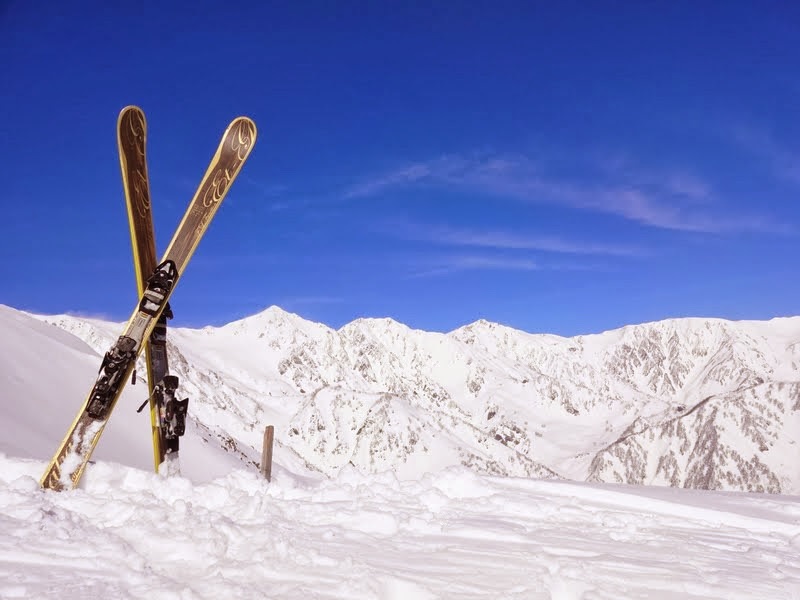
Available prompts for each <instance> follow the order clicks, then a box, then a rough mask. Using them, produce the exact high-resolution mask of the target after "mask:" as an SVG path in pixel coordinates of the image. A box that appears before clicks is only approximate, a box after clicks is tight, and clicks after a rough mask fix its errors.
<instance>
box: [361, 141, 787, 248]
mask: <svg viewBox="0 0 800 600" xmlns="http://www.w3.org/2000/svg"><path fill="white" fill-rule="evenodd" d="M411 185H430V186H446V187H451V188H457V189H463V190H469V191H471V192H479V193H484V194H487V195H491V196H496V197H505V198H511V199H515V200H521V201H526V202H537V203H549V204H555V205H560V206H564V207H568V208H572V209H576V210H584V211H591V212H596V213H606V214H612V215H616V216H619V217H622V218H624V219H627V220H629V221H633V222H636V223H639V224H642V225H646V226H650V227H654V228H659V229H669V230H676V231H687V232H702V233H735V232H747V231H751V232H781V231H785V230H786V226H784V225H782V224H780V223H776V222H775V221H773V220H772V219H770V218H768V217H764V216H754V215H746V216H737V215H731V214H711V213H709V212H707V210H708V207H709V206H708V205H709V204H711V201H712V199H713V191H712V189H711V186H710V185H709V184H707V183H706V182H704V181H702V180H701V179H699V178H697V177H694V176H691V175H687V174H685V173H665V174H661V175H659V174H656V173H648V172H646V171H636V170H635V169H630V168H624V169H622V168H620V167H619V165H617V166H616V167H615V168H612V169H605V172H604V173H603V175H602V176H600V177H598V176H596V175H594V176H593V177H587V178H586V180H585V181H579V182H578V181H575V180H567V179H565V178H558V177H554V176H552V175H548V174H546V173H545V172H544V169H543V168H542V166H540V165H539V164H538V163H536V162H535V161H533V160H531V159H529V158H526V157H520V156H494V157H489V158H485V157H483V158H474V157H469V158H465V157H461V156H455V155H448V156H443V157H441V158H438V159H435V160H431V161H428V162H422V163H416V164H412V165H407V166H405V167H403V168H400V169H397V170H395V171H392V172H389V173H384V174H382V175H380V176H377V177H374V178H370V179H367V180H363V181H361V182H359V183H357V184H356V185H353V186H351V187H350V188H349V189H347V190H346V191H345V197H347V198H359V197H367V196H373V195H377V194H380V193H382V192H385V191H388V190H390V189H392V188H396V187H400V186H411ZM698 205H700V208H698Z"/></svg>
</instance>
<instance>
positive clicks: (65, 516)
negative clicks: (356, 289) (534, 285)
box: [0, 306, 800, 600]
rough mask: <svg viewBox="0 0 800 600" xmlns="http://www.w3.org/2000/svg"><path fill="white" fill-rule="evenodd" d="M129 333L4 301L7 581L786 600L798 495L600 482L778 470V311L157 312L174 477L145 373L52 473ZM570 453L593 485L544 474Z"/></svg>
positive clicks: (1, 495)
mask: <svg viewBox="0 0 800 600" xmlns="http://www.w3.org/2000/svg"><path fill="white" fill-rule="evenodd" d="M120 330H121V327H120V325H119V324H115V323H107V322H103V321H98V320H88V319H77V318H74V317H63V316H62V317H34V316H32V315H29V314H26V313H23V312H20V311H16V310H13V309H10V308H7V307H3V306H0V332H2V334H0V422H2V423H3V427H2V428H1V429H0V598H98V599H100V598H112V597H113V598H144V597H152V596H153V593H154V590H156V592H155V593H156V596H158V597H169V598H173V597H174V598H203V599H205V598H208V599H211V598H234V597H235V598H263V597H265V595H267V596H269V597H280V598H331V599H333V598H364V599H369V600H373V599H378V598H380V599H381V600H385V599H388V600H393V599H396V600H400V599H403V600H406V599H409V598H419V599H434V598H455V597H457V598H464V599H467V598H474V599H478V598H486V597H502V598H551V599H559V600H561V599H570V600H571V599H575V600H577V599H578V598H590V597H591V598H597V599H608V600H611V599H617V598H664V599H666V598H670V599H672V598H686V599H687V600H688V599H689V598H701V597H702V598H719V599H720V600H721V599H723V598H724V599H731V598H736V599H741V600H744V599H749V598H800V559H798V553H797V550H798V548H800V526H798V516H800V512H798V509H797V497H796V496H788V495H785V496H775V495H765V494H757V493H746V494H745V493H731V492H709V491H696V490H684V489H670V488H667V487H664V486H660V487H656V486H643V485H635V486H633V485H614V484H608V483H597V481H600V480H603V479H618V478H628V479H630V480H631V481H635V482H643V483H658V484H673V485H674V484H677V485H694V486H697V487H704V486H705V487H727V488H735V487H737V486H739V487H742V488H745V487H748V486H750V487H755V486H758V485H775V484H777V485H780V486H781V491H783V492H784V493H785V492H787V490H790V489H791V488H790V486H792V485H796V480H795V479H793V473H794V472H795V471H796V470H797V469H796V463H795V462H793V460H794V454H793V452H792V450H794V442H795V440H796V439H797V437H796V433H797V417H796V415H797V412H798V410H799V408H798V400H797V397H798V396H797V383H792V380H791V378H792V376H793V374H794V373H795V371H796V365H795V363H794V359H793V356H794V348H795V346H796V343H795V342H794V341H793V340H796V339H797V331H798V321H797V320H796V319H785V320H779V321H773V322H770V323H725V322H717V321H714V322H707V321H678V322H666V323H657V324H649V325H643V326H636V327H630V328H625V329H623V330H620V331H616V332H609V333H606V334H602V335H599V336H586V337H581V338H574V339H570V340H566V339H562V338H557V337H553V336H536V335H529V334H524V333H521V332H515V331H513V330H511V329H507V328H504V327H501V326H499V325H493V324H490V323H484V322H481V323H475V324H473V325H471V326H469V327H465V328H463V329H460V330H458V331H455V332H452V333H451V334H448V335H439V334H432V333H425V332H417V331H411V330H409V329H407V328H405V327H403V326H401V325H398V324H397V323H394V322H391V321H385V320H378V321H376V320H365V321H357V322H355V323H351V324H350V325H348V326H346V327H343V328H342V329H341V330H339V331H333V330H330V329H328V328H326V327H323V326H321V325H318V324H314V323H309V322H307V321H304V320H302V319H300V318H298V317H296V316H294V315H289V314H286V313H284V312H282V311H279V310H277V309H270V310H268V311H266V312H264V313H262V314H260V315H256V316H255V317H252V318H249V319H245V320H242V321H239V322H236V323H232V324H230V325H228V326H226V327H222V328H219V329H213V328H206V329H202V330H173V331H172V333H171V336H172V339H173V340H174V341H175V343H174V345H173V346H172V347H171V350H170V352H171V358H172V361H173V365H174V366H175V367H176V369H177V370H178V371H179V374H180V375H181V376H182V377H183V384H184V385H183V387H184V390H185V391H186V392H187V393H188V394H189V395H190V396H191V397H192V400H191V402H192V404H191V406H190V408H191V414H192V415H193V420H192V422H191V423H190V424H189V425H190V426H189V427H188V428H187V433H186V436H184V438H183V440H182V445H181V447H182V452H181V467H182V475H183V477H171V478H164V477H161V476H159V475H156V474H154V473H153V472H152V464H151V450H152V449H151V448H150V438H149V419H148V417H147V416H146V415H145V414H136V412H135V407H136V406H137V405H138V404H139V403H140V402H141V400H142V399H143V396H144V395H145V394H146V391H145V389H146V386H144V385H142V384H141V383H140V384H138V385H135V386H130V385H128V386H127V387H126V389H125V391H124V393H123V396H122V398H121V401H120V403H119V404H118V405H117V408H116V409H115V411H114V415H113V418H112V419H111V420H110V422H109V425H108V427H107V429H106V432H105V434H104V435H103V437H102V438H101V441H100V444H99V445H98V448H97V450H96V451H95V453H94V455H93V459H94V464H92V465H90V467H89V468H88V469H87V471H86V474H85V476H84V477H83V479H82V480H81V484H80V488H79V489H77V490H74V491H66V492H53V491H50V490H43V489H42V488H41V487H40V486H39V483H38V478H39V477H40V476H41V474H42V472H43V470H44V467H45V464H46V461H47V460H48V459H49V458H50V457H51V455H52V452H53V451H54V450H55V448H56V445H57V442H58V440H60V439H61V436H62V435H63V433H64V431H65V429H66V427H67V425H68V424H69V423H70V422H71V419H72V418H73V417H74V413H75V410H76V409H77V407H78V406H79V405H80V402H81V400H82V399H83V398H84V396H85V394H86V392H87V391H88V388H89V386H90V385H91V383H92V382H93V380H94V377H95V375H96V372H97V368H98V366H99V362H100V353H101V352H103V351H104V350H105V349H106V347H107V345H108V344H109V343H110V341H111V340H112V339H114V338H115V337H116V336H117V334H118V333H119V331H120ZM73 334H74V335H73ZM659 353H661V357H660V358H658V356H659ZM140 372H141V371H140ZM758 378H761V380H760V381H759V379H758ZM697 398H700V399H699V400H697ZM268 423H270V424H274V425H275V426H276V437H277V439H276V442H277V444H278V447H277V448H276V451H275V466H274V468H273V479H272V481H271V483H267V482H266V481H265V480H264V479H263V478H261V477H260V476H259V475H258V474H257V473H256V471H255V469H254V468H253V463H254V462H257V458H258V450H259V449H260V448H259V447H260V443H261V432H262V430H263V426H264V425H265V424H268ZM27 457H31V458H33V459H34V460H31V458H27ZM120 463H121V464H120ZM125 465H130V466H125ZM390 467H391V468H392V470H386V471H385V472H383V473H380V474H377V473H371V472H369V471H377V470H380V469H388V468H390ZM426 470H431V471H433V470H435V472H431V473H426V474H422V472H423V471H426ZM359 471H362V472H359ZM479 471H487V472H493V473H497V474H505V473H513V472H517V473H531V474H534V475H535V476H536V477H534V478H531V477H519V478H514V477H498V476H494V475H489V474H486V473H480V472H479ZM415 474H416V476H414V475H415ZM567 475H568V476H571V477H575V478H588V479H592V480H593V481H592V482H581V483H574V482H564V481H558V480H555V479H550V480H546V479H540V478H538V477H539V476H543V477H555V476H567ZM673 478H674V479H673ZM773 479H774V481H773ZM776 482H777V483H776Z"/></svg>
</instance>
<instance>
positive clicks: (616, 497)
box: [0, 455, 800, 600]
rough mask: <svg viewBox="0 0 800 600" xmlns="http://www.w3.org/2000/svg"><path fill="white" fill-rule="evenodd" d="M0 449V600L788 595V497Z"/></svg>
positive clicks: (796, 507) (797, 591)
mask: <svg viewBox="0 0 800 600" xmlns="http://www.w3.org/2000/svg"><path fill="white" fill-rule="evenodd" d="M43 468H44V463H43V462H40V461H32V460H21V459H15V458H9V457H6V456H4V455H0V531H2V535H0V597H2V598H23V597H24V598H59V599H63V598H98V599H100V598H102V599H107V598H142V599H144V598H167V599H169V598H175V599H181V600H189V599H209V600H212V599H213V600H217V599H219V598H287V599H289V598H297V599H304V600H305V599H308V598H348V599H353V598H381V599H398V600H401V599H402V600H407V599H414V598H420V599H429V598H459V599H470V598H525V599H529V598H543V599H544V598H553V599H569V598H574V599H578V598H582V599H586V600H590V599H594V600H599V599H606V598H607V599H609V600H618V599H620V598H642V599H644V598H647V599H654V598H720V599H736V598H741V599H748V600H750V599H753V598H764V599H767V598H769V599H773V598H774V599H778V598H800V525H799V524H798V519H799V518H800V503H798V498H797V497H789V496H775V495H770V496H767V495H760V494H745V493H730V492H701V491H693V490H678V489H673V488H655V487H650V488H648V487H644V486H614V485H610V484H585V483H584V484H580V483H567V482H554V481H537V480H533V479H525V478H513V477H506V478H501V477H492V476H486V475H479V474H476V473H474V472H471V471H469V470H467V469H466V468H463V467H462V468H458V467H454V468H450V469H446V470H444V471H443V472H441V473H438V474H436V475H435V476H434V475H431V476H426V477H423V478H422V479H420V480H418V481H402V480H398V479H397V478H396V477H395V476H394V475H392V474H382V475H364V474H360V473H358V472H356V471H355V470H353V469H344V470H342V471H341V472H340V473H339V475H338V476H337V477H336V479H332V480H331V479H327V480H325V479H323V480H314V479H308V478H302V477H298V476H296V475H292V474H291V473H289V472H287V471H284V470H279V471H278V472H277V473H276V474H275V477H274V478H273V480H272V482H271V483H268V482H267V481H266V480H264V479H262V478H260V477H259V476H258V475H257V474H256V473H254V472H252V471H246V470H243V469H236V470H233V471H231V472H230V473H229V474H228V475H226V476H225V477H222V478H219V479H215V480H213V481H210V482H207V483H202V484H196V483H192V482H191V481H189V480H187V479H183V478H171V479H164V478H162V477H160V476H158V475H155V474H151V473H147V472H144V471H141V470H136V469H133V468H130V467H124V466H120V465H117V464H114V463H97V464H95V465H92V466H91V467H90V468H89V469H88V471H87V475H86V477H85V479H84V482H83V485H82V488H81V489H78V490H75V491H70V492H61V493H59V492H52V491H43V490H41V489H40V488H39V486H38V482H37V478H38V476H39V475H40V474H41V471H42V469H43Z"/></svg>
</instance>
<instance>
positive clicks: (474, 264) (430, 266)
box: [409, 254, 540, 278]
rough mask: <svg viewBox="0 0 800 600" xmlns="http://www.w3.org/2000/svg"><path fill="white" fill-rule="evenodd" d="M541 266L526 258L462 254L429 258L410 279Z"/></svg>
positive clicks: (523, 269) (418, 265)
mask: <svg viewBox="0 0 800 600" xmlns="http://www.w3.org/2000/svg"><path fill="white" fill-rule="evenodd" d="M539 268H540V267H539V265H538V264H537V263H536V262H535V261H533V260H530V259H526V258H510V257H501V256H500V257H498V256H484V255H480V254H462V255H451V256H440V257H437V258H428V259H425V260H421V261H419V262H417V263H416V264H414V265H412V268H411V272H410V273H409V277H410V278H420V277H436V276H440V275H449V274H451V273H459V272H463V271H479V270H480V271H497V270H501V271H538V270H539Z"/></svg>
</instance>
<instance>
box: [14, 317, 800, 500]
mask: <svg viewBox="0 0 800 600" xmlns="http://www.w3.org/2000/svg"><path fill="white" fill-rule="evenodd" d="M0 317H2V319H3V323H2V325H1V326H2V329H3V330H4V331H5V329H6V328H7V327H6V321H7V320H8V319H15V320H16V321H17V322H21V321H22V320H24V321H25V322H26V323H27V326H29V327H31V328H32V330H33V331H40V329H41V327H44V326H46V325H45V324H46V323H49V324H52V325H55V326H57V328H58V329H59V330H62V331H59V332H58V333H56V332H53V333H52V335H53V339H54V340H57V341H58V342H59V343H60V344H62V345H63V346H65V348H64V349H63V350H62V349H60V348H59V350H58V351H57V352H58V356H59V361H62V362H63V360H66V356H67V355H68V353H70V352H72V353H73V354H74V353H76V352H77V353H78V354H79V355H81V357H82V358H81V361H82V364H84V363H85V364H86V365H87V366H86V373H87V377H86V380H85V381H84V382H82V383H83V384H84V387H85V388H86V389H79V388H80V387H81V386H76V390H75V392H74V393H73V392H72V391H70V394H69V395H67V394H65V398H66V397H68V398H70V401H69V402H68V404H69V405H70V410H68V411H67V412H68V413H69V417H68V418H66V419H65V422H64V423H63V427H64V429H65V428H66V425H68V423H69V421H70V419H71V418H72V416H74V410H75V408H76V407H77V406H78V405H79V403H80V400H81V398H82V397H83V395H84V394H85V392H86V390H87V389H88V387H89V385H90V384H91V381H92V380H93V375H94V373H93V372H92V369H91V368H90V367H89V365H91V366H93V367H94V370H96V368H97V365H98V364H99V355H100V354H101V353H102V352H104V351H105V350H106V349H107V348H108V347H109V346H110V344H111V342H112V341H113V340H114V339H116V337H117V335H118V334H119V332H120V331H121V325H120V324H118V323H108V322H103V321H99V320H92V319H82V318H77V317H70V316H46V317H45V316H38V317H35V318H34V317H33V316H31V315H26V314H24V313H19V312H17V311H13V310H12V309H8V308H5V309H3V310H2V312H0ZM20 326H21V325H20ZM52 329H56V328H52ZM64 332H68V333H71V334H73V335H74V336H75V337H77V338H79V339H80V340H81V341H83V342H84V343H85V344H86V345H88V346H89V348H90V349H91V350H93V351H94V352H95V353H96V355H94V356H91V355H90V354H88V353H87V350H86V349H85V348H84V349H83V350H75V348H77V347H79V345H80V342H79V341H78V340H74V339H73V338H71V337H69V336H66V335H65V333H64ZM6 339H8V338H4V341H3V342H0V346H4V347H5V346H6V342H5V340H6ZM170 340H171V342H172V343H171V345H170V349H169V351H170V360H171V364H172V366H173V370H174V371H175V372H176V374H178V375H179V376H180V377H181V385H182V389H183V393H184V394H185V395H188V396H189V397H190V415H191V417H192V425H193V427H190V429H191V430H192V432H193V435H195V436H196V437H197V438H198V439H204V440H207V441H209V442H210V443H211V444H212V445H216V446H220V447H223V448H225V449H226V450H228V451H229V453H230V454H231V455H232V456H237V457H239V458H241V459H242V460H244V461H245V462H246V463H248V464H250V465H252V466H255V465H256V464H257V463H258V460H259V457H260V449H261V443H262V434H263V429H264V426H265V425H268V424H272V425H275V428H276V434H275V438H276V449H275V461H276V463H278V464H281V465H287V466H289V467H291V468H292V469H302V470H304V471H307V472H318V473H321V474H324V475H328V476H333V475H335V474H336V473H337V472H339V471H340V470H341V469H342V468H344V467H345V466H347V465H352V466H354V467H355V468H356V469H358V470H360V471H362V472H379V471H383V470H387V469H392V470H394V471H395V472H396V473H397V475H398V477H400V478H401V479H417V478H418V477H420V476H421V475H422V474H423V473H426V472H436V471H439V470H441V469H442V468H445V467H448V466H452V465H465V466H467V467H469V468H471V469H473V470H475V471H478V472H482V473H488V474H494V475H516V476H525V477H537V478H556V477H558V478H566V479H572V480H580V481H592V482H625V483H636V484H650V485H670V486H677V487H692V488H701V489H721V490H748V491H767V492H773V493H798V492H800V469H798V467H799V466H800V460H798V458H797V450H796V441H797V440H798V439H800V370H799V369H800V367H799V366H798V365H800V318H785V319H774V320H772V321H768V322H729V321H723V320H716V319H679V320H668V321H663V322H657V323H648V324H643V325H635V326H628V327H624V328H622V329H619V330H615V331H610V332H606V333H603V334H599V335H588V336H578V337H575V338H561V337H557V336H552V335H534V334H529V333H524V332H521V331H517V330H514V329H510V328H508V327H504V326H502V325H498V324H495V323H489V322H486V321H478V322H476V323H473V324H471V325H468V326H466V327H463V328H460V329H458V330H455V331H453V332H451V333H448V334H439V333H430V332H424V331H416V330H411V329H409V328H408V327H406V326H404V325H401V324H399V323H397V322H394V321H392V320H390V319H360V320H357V321H354V322H352V323H350V324H348V325H346V326H344V327H342V328H341V329H339V330H333V329H330V328H328V327H325V326H324V325H321V324H317V323H312V322H309V321H305V320H303V319H301V318H300V317H298V316H296V315H292V314H289V313H286V312H284V311H282V310H280V309H279V308H276V307H272V308H269V309H267V310H265V311H264V312H262V313H260V314H257V315H255V316H252V317H249V318H246V319H243V320H240V321H236V322H233V323H230V324H228V325H226V326H224V327H220V328H210V327H208V328H204V329H199V330H193V329H172V330H171V331H170ZM6 351H8V350H6ZM14 360H15V361H18V362H19V363H20V364H21V365H22V367H23V368H24V369H28V370H29V372H32V370H33V369H34V367H35V365H36V364H37V360H36V358H35V357H33V356H30V357H26V356H22V357H14ZM59 361H53V362H55V363H58V362H59ZM65 368H68V367H65ZM143 368H144V367H143V365H142V366H140V372H143ZM57 374H58V373H57V372H55V373H53V374H52V376H54V377H55V376H57ZM141 389H142V390H144V387H142V388H141ZM126 393H127V394H128V395H131V394H132V391H131V387H130V386H129V387H128V388H127V390H126ZM141 394H142V392H140V393H139V396H141ZM136 400H139V398H138V397H137V398H136ZM136 400H129V401H126V400H125V397H123V400H122V402H121V403H120V407H122V408H118V409H117V411H115V415H114V418H113V419H112V423H113V422H114V421H116V420H117V419H118V418H120V417H118V415H117V412H121V411H125V410H130V411H131V412H132V408H129V407H132V406H134V405H138V404H139V402H138V401H136ZM64 402H67V401H66V400H64ZM133 415H134V416H131V417H128V418H129V419H131V418H134V417H135V416H136V415H135V413H133ZM138 416H139V417H141V415H138ZM145 420H146V419H145V418H141V419H140V421H145ZM56 429H57V428H56ZM62 431H63V430H62ZM108 436H109V433H108V432H107V433H106V434H105V435H104V438H105V437H108ZM56 437H57V436H56ZM0 449H6V448H0ZM28 454H29V455H32V454H31V453H30V451H29V452H28ZM182 454H183V453H182ZM187 454H188V452H187ZM42 458H45V457H44V456H42Z"/></svg>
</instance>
